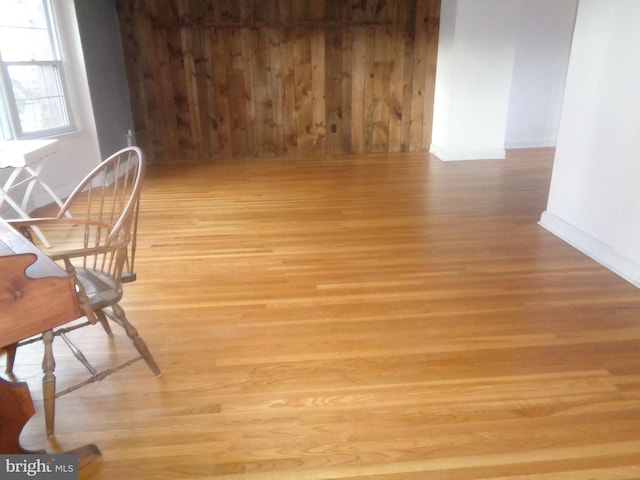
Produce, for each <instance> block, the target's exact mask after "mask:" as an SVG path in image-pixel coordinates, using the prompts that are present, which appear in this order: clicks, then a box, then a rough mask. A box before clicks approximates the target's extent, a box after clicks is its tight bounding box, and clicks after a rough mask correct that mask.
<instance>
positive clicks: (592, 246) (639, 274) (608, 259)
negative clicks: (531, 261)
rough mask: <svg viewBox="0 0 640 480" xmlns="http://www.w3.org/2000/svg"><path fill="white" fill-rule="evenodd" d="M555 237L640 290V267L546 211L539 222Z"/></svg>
mask: <svg viewBox="0 0 640 480" xmlns="http://www.w3.org/2000/svg"><path fill="white" fill-rule="evenodd" d="M538 223H539V224H540V225H541V226H542V227H544V228H545V229H547V230H548V231H550V232H551V233H553V234H554V235H555V236H557V237H559V238H560V239H562V240H564V241H565V242H567V243H568V244H569V245H571V246H572V247H574V248H576V249H578V250H580V251H581V252H582V253H584V254H585V255H587V256H588V257H590V258H592V259H593V260H595V261H596V262H598V263H599V264H601V265H602V266H604V267H606V268H608V269H609V270H611V271H612V272H613V273H615V274H616V275H619V276H620V277H622V278H624V279H625V280H626V281H628V282H629V283H631V284H632V285H634V286H636V287H638V288H640V265H638V264H637V263H636V262H634V261H633V260H631V259H629V258H628V257H626V256H624V255H622V254H620V253H619V252H617V251H616V250H614V249H613V248H611V247H610V246H608V245H606V244H604V243H602V242H600V241H599V240H597V239H595V238H593V237H592V236H590V235H588V234H587V233H585V232H583V231H582V230H580V229H578V228H577V227H575V226H573V225H571V224H569V223H567V222H565V221H564V220H563V219H561V218H560V217H558V216H556V215H554V214H552V213H550V212H548V211H545V212H543V213H542V216H541V217H540V222H538Z"/></svg>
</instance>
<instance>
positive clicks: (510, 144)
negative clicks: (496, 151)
mask: <svg viewBox="0 0 640 480" xmlns="http://www.w3.org/2000/svg"><path fill="white" fill-rule="evenodd" d="M557 143H558V142H557V138H545V139H531V140H511V141H505V145H504V146H505V148H506V149H510V148H549V147H555V146H556V144H557Z"/></svg>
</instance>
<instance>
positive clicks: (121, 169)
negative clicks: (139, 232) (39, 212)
mask: <svg viewBox="0 0 640 480" xmlns="http://www.w3.org/2000/svg"><path fill="white" fill-rule="evenodd" d="M144 170H145V165H144V158H143V154H142V151H141V150H140V149H139V148H137V147H127V148H124V149H122V150H120V151H118V152H116V153H114V154H113V155H111V156H110V157H109V158H107V159H106V160H104V161H103V162H102V163H100V165H98V166H97V167H96V168H94V169H93V170H92V171H91V172H90V173H89V174H88V175H87V176H86V177H85V178H84V179H83V180H82V182H81V183H80V184H79V185H78V186H77V187H76V188H75V189H74V191H73V192H72V193H71V195H70V196H69V198H68V199H67V200H66V201H65V202H64V204H63V206H62V208H61V209H60V211H59V212H58V214H57V218H58V219H60V220H65V217H66V216H68V215H69V214H70V215H71V218H70V219H66V220H67V221H71V222H76V226H77V228H81V229H82V234H81V235H82V239H81V240H79V239H78V242H77V243H76V245H77V247H75V249H76V252H77V255H73V258H75V259H76V260H75V261H73V262H72V263H73V264H74V265H76V266H81V267H83V268H91V269H96V270H102V271H104V273H106V274H108V275H109V276H112V277H113V276H116V277H119V276H120V275H121V274H122V267H123V263H124V261H126V256H127V245H128V243H129V240H130V238H131V228H132V222H133V218H134V213H135V209H136V206H137V204H138V201H139V199H140V190H141V188H142V181H143V178H144ZM118 280H119V278H118Z"/></svg>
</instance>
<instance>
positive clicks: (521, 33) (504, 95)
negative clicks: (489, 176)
mask: <svg viewBox="0 0 640 480" xmlns="http://www.w3.org/2000/svg"><path fill="white" fill-rule="evenodd" d="M577 2H578V0H443V1H442V14H441V21H440V37H439V42H440V43H439V47H438V66H437V73H436V90H435V99H434V126H433V135H432V138H433V140H432V144H431V147H430V151H431V153H433V154H434V155H436V156H437V157H438V158H440V159H442V160H466V159H478V158H504V156H505V147H506V148H514V147H518V148H522V147H540V146H553V145H555V142H556V133H557V129H558V124H559V116H560V108H561V104H562V94H563V90H564V82H565V75H566V69H567V64H568V58H569V50H570V47H571V36H572V31H573V23H574V19H575V13H576V5H577Z"/></svg>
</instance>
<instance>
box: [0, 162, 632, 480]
mask: <svg viewBox="0 0 640 480" xmlns="http://www.w3.org/2000/svg"><path fill="white" fill-rule="evenodd" d="M551 165H552V152H551V151H549V150H534V151H519V152H512V153H510V155H509V158H508V159H507V160H506V161H476V162H457V163H442V162H440V161H438V160H435V159H429V157H428V156H426V155H417V154H406V155H400V156H395V157H394V156H372V157H342V158H333V159H322V160H307V161H298V162H296V161H292V160H283V161H280V160H257V161H255V160H253V161H247V162H246V163H233V164H232V163H228V164H225V163H218V164H212V165H190V166H187V167H183V168H180V169H175V168H174V169H172V168H168V167H154V168H151V169H150V170H149V172H148V178H147V181H146V184H145V191H144V193H143V204H142V207H141V214H140V233H139V238H138V251H137V256H136V272H137V275H138V280H137V281H136V282H135V283H131V284H127V285H126V290H125V298H124V302H123V306H124V307H125V308H126V309H127V313H128V314H129V318H130V319H131V321H132V322H133V323H134V324H135V325H136V326H137V328H138V330H139V332H140V334H141V336H142V337H143V338H144V339H145V340H146V342H147V344H148V346H149V348H150V349H151V350H152V352H153V354H154V356H155V358H156V360H157V362H158V363H159V365H160V367H161V368H162V370H163V373H164V375H163V376H162V377H161V378H155V377H154V376H153V375H152V374H151V372H150V371H149V370H148V369H147V368H146V366H145V365H144V363H143V362H138V363H136V364H134V365H133V366H131V367H129V368H127V369H125V370H122V371H120V372H118V373H116V374H114V375H112V376H111V377H109V378H108V379H106V380H104V381H103V382H101V383H99V384H95V385H89V386H87V387H85V388H82V389H80V390H78V391H75V392H73V393H70V394H68V395H65V396H63V397H61V398H59V399H58V401H57V409H58V411H57V417H56V422H57V424H56V432H57V435H56V437H55V439H53V440H51V441H50V442H49V443H47V442H46V440H45V438H44V426H43V419H42V417H41V415H42V412H41V402H40V399H41V396H40V395H41V393H40V385H39V383H40V376H41V371H40V366H39V363H40V361H41V346H39V345H34V346H32V347H26V348H24V349H22V350H20V351H19V352H18V358H17V362H16V363H17V366H16V372H17V374H18V375H19V376H20V377H21V378H22V379H25V380H27V381H28V382H29V384H30V387H31V390H32V395H33V397H34V399H35V400H36V409H37V410H38V414H37V416H36V417H35V418H34V419H33V420H32V421H31V422H30V423H29V424H28V425H27V428H26V430H25V433H24V435H23V438H22V442H23V446H25V447H26V448H30V447H31V448H40V447H42V446H43V445H46V447H47V449H48V450H49V451H56V450H57V451H63V450H67V449H70V448H74V447H77V446H79V445H81V444H85V443H96V444H97V445H98V446H99V448H100V449H101V450H102V452H103V459H102V460H101V461H100V462H99V463H97V464H95V465H92V466H90V467H87V468H86V469H84V470H82V472H81V474H80V478H82V479H118V478H120V479H127V480H136V479H139V480H151V479H153V480H158V479H211V478H218V477H220V478H224V479H228V480H231V479H242V480H263V479H278V480H290V479H301V480H316V479H350V480H356V479H371V480H372V479H375V480H383V479H384V480H390V479H393V480H396V479H399V480H407V479H420V480H422V479H427V480H429V479H460V480H462V479H474V480H476V479H507V478H508V479H522V478H536V479H553V480H556V479H632V478H640V454H639V453H638V452H640V292H639V291H638V290H637V289H636V288H634V287H633V286H631V285H630V284H628V283H626V282H625V281H624V280H622V279H620V278H619V277H617V276H615V275H614V274H612V273H611V272H609V271H608V270H606V269H604V268H603V267H601V266H599V265H598V264H596V263H595V262H594V261H592V260H590V259H589V258H587V257H585V256H584V255H582V254H581V253H579V252H577V251H576V250H574V249H573V248H571V247H569V246H568V245H566V244H565V243H563V242H562V241H561V240H559V239H557V238H556V237H554V236H553V235H551V234H550V233H548V232H547V231H546V230H544V229H543V228H542V227H540V226H538V225H537V220H538V219H539V217H540V214H541V212H542V211H543V210H544V209H545V207H546V198H547V191H548V185H549V179H550V173H551ZM78 334H79V335H80V336H81V338H79V339H78V343H81V344H84V345H87V344H88V345H90V347H91V348H90V350H93V351H91V352H90V353H91V355H92V356H93V358H95V359H96V362H101V361H107V360H109V359H113V358H114V357H118V356H119V355H121V353H120V351H119V350H118V349H116V348H115V347H114V346H110V343H109V340H108V339H107V338H106V337H105V336H104V333H103V332H102V330H101V329H100V327H95V329H82V331H81V332H79V333H78ZM58 343H61V342H58ZM112 343H113V345H122V348H123V349H125V350H127V354H128V353H129V352H132V350H131V347H130V345H129V344H128V340H127V339H126V338H125V337H124V334H123V333H122V332H120V331H116V336H115V337H114V338H113V340H112ZM56 348H57V349H59V350H57V352H58V353H57V354H56V355H57V360H58V364H57V368H56V372H57V376H58V383H59V387H60V388H64V385H65V384H66V383H69V384H71V383H72V382H73V381H74V380H76V379H77V378H76V377H78V376H79V375H81V374H82V371H81V368H82V367H81V366H80V365H79V364H77V362H75V361H74V360H73V359H72V358H70V355H69V354H68V353H66V352H65V348H64V346H63V345H57V346H56ZM0 361H3V359H0Z"/></svg>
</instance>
